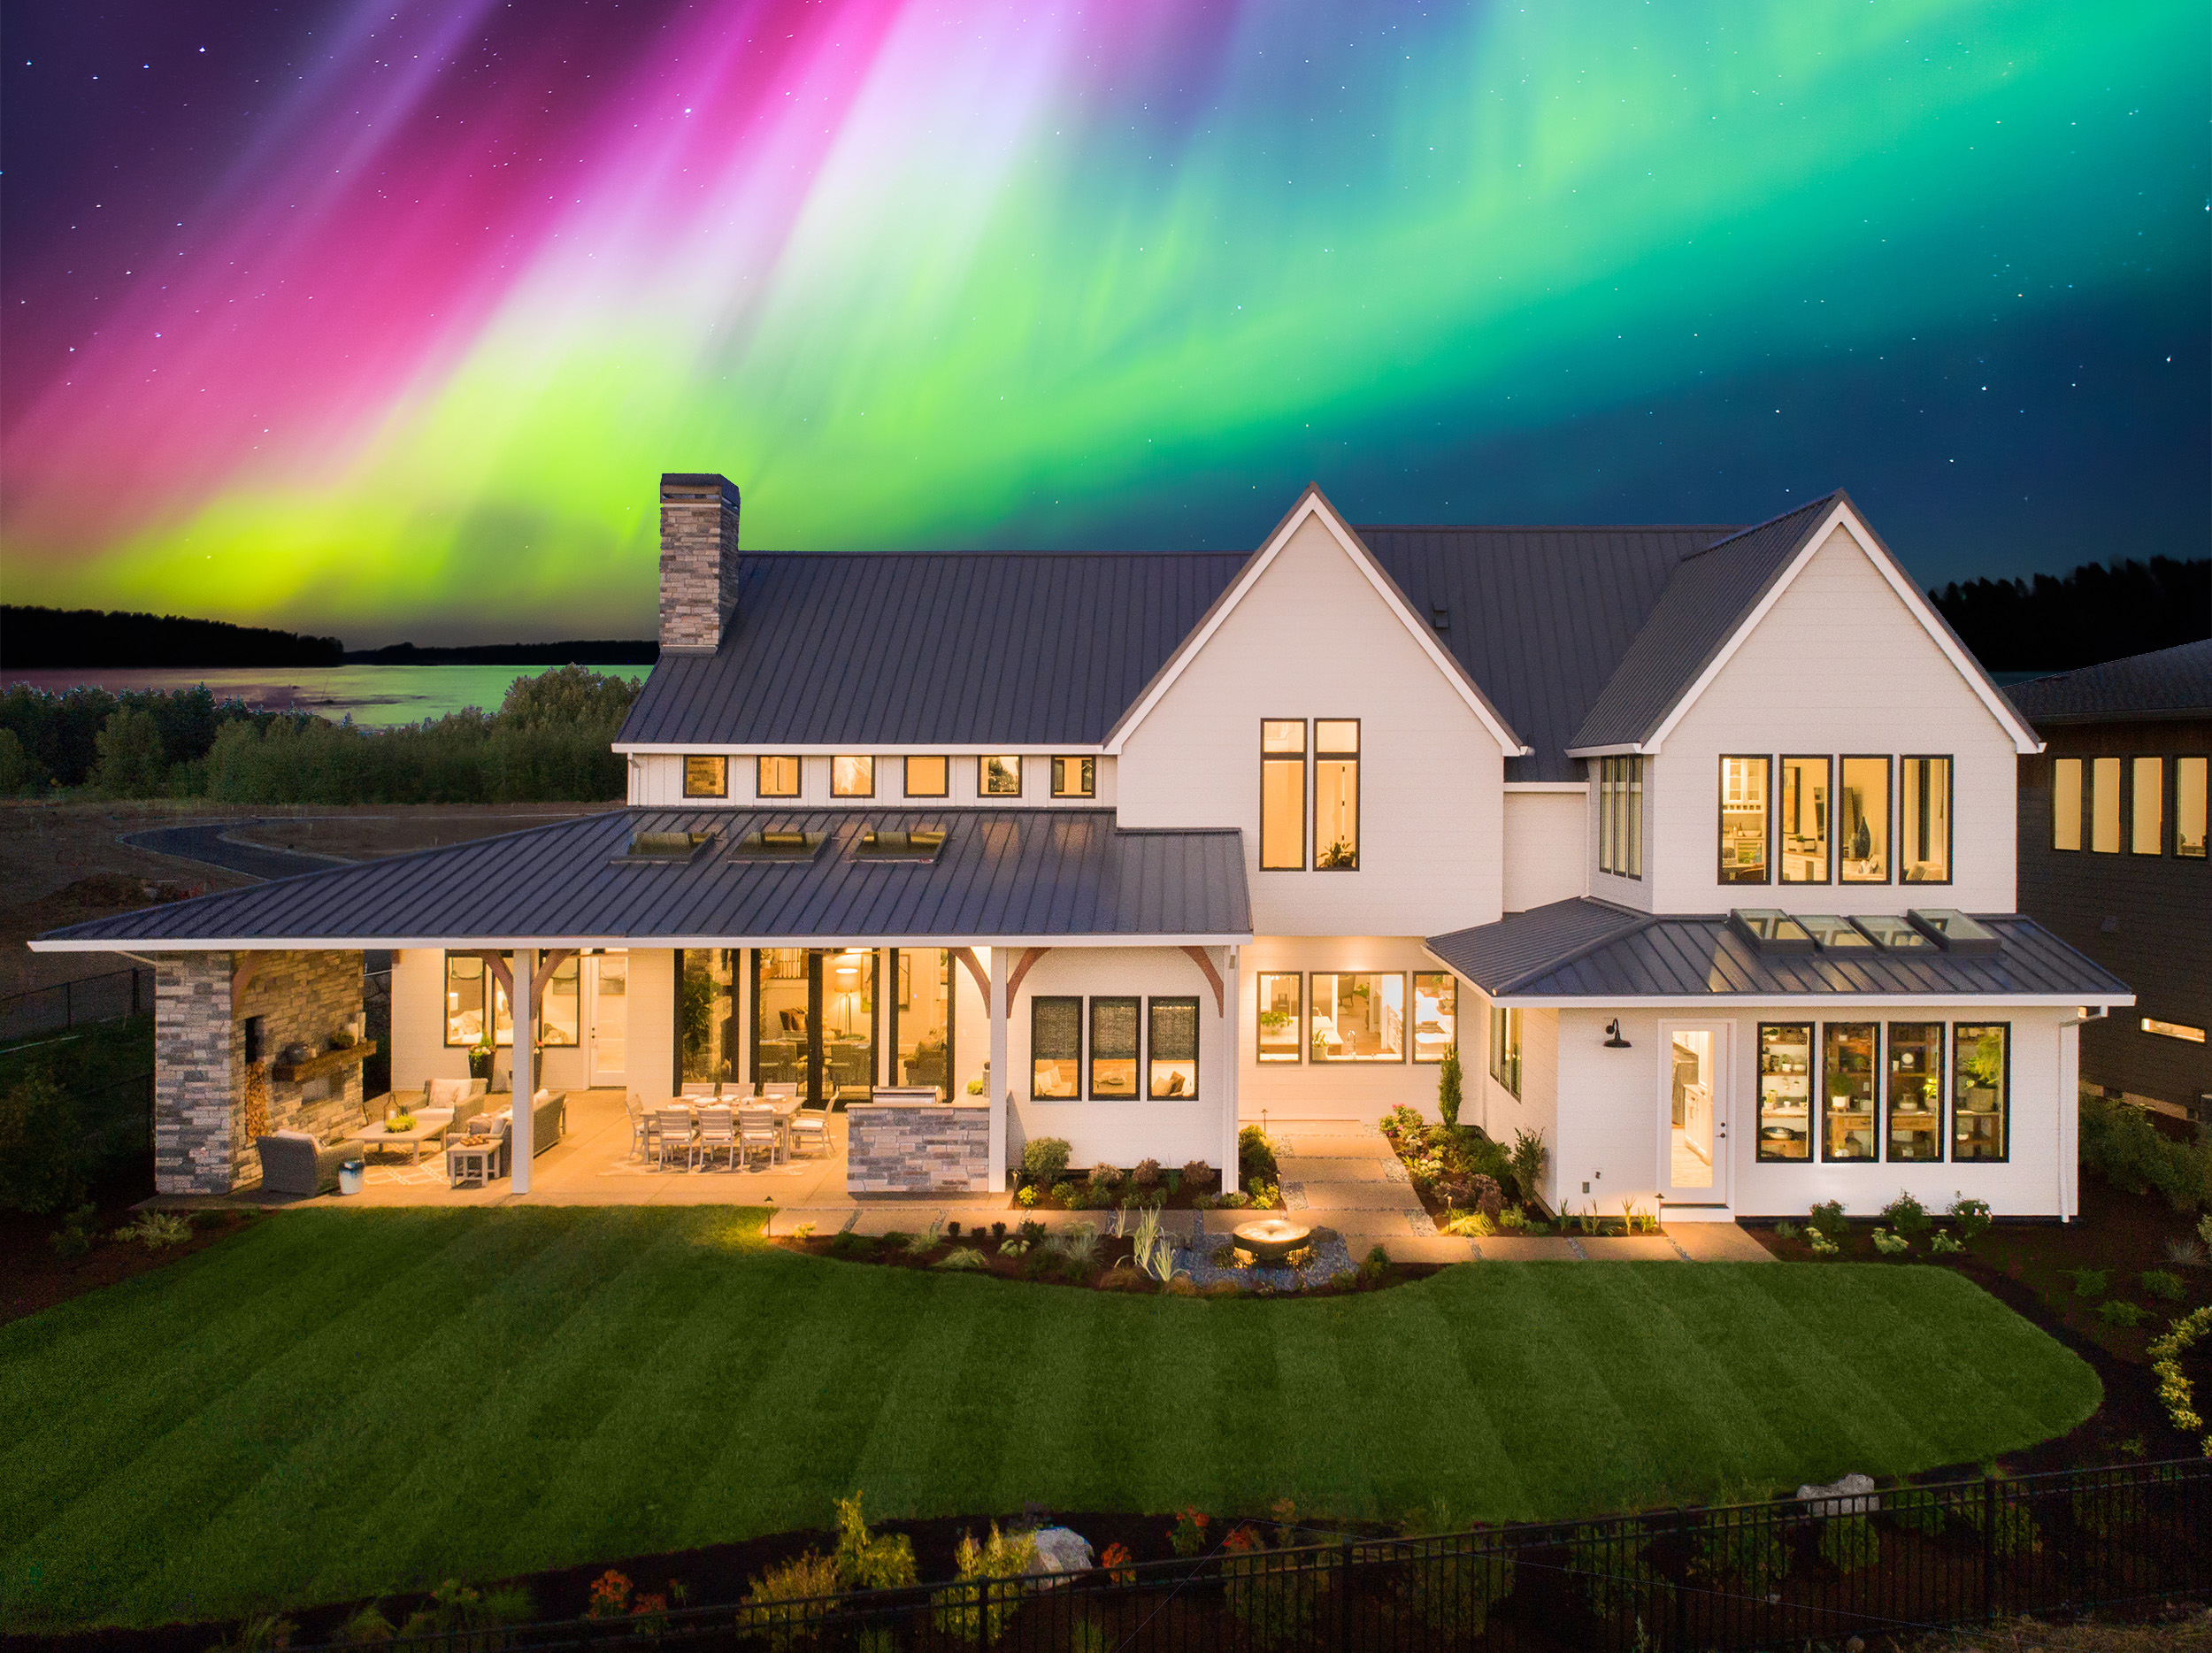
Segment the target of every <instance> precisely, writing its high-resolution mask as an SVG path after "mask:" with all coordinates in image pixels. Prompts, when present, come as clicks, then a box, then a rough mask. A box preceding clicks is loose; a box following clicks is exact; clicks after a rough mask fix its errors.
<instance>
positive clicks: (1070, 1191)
mask: <svg viewBox="0 0 2212 1653" xmlns="http://www.w3.org/2000/svg"><path fill="white" fill-rule="evenodd" d="M1052 1197H1053V1198H1054V1199H1056V1200H1057V1201H1059V1202H1060V1203H1061V1204H1063V1205H1072V1204H1074V1203H1075V1184H1074V1183H1072V1182H1056V1183H1054V1184H1053V1185H1052Z"/></svg>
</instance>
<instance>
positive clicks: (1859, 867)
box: [1836, 755, 1890, 884]
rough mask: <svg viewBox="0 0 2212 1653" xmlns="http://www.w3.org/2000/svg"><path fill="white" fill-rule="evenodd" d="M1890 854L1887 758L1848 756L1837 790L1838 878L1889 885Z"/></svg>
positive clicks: (1841, 880)
mask: <svg viewBox="0 0 2212 1653" xmlns="http://www.w3.org/2000/svg"><path fill="white" fill-rule="evenodd" d="M1889 851H1890V843H1889V759H1888V758H1887V757H1884V756H1880V755H1874V756H1870V757H1848V756H1847V757H1845V758H1844V759H1843V779H1842V780H1840V781H1839V782H1838V783H1837V787H1836V877H1837V879H1838V880H1839V881H1840V882H1842V883H1846V884H1886V883H1888V882H1889V873H1890V854H1889Z"/></svg>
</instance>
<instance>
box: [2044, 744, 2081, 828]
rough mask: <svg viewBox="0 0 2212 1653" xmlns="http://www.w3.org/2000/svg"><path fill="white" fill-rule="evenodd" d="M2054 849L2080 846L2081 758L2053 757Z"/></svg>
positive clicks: (2052, 806) (2052, 826)
mask: <svg viewBox="0 0 2212 1653" xmlns="http://www.w3.org/2000/svg"><path fill="white" fill-rule="evenodd" d="M2051 848H2052V849H2054V850H2078V849H2080V848H2081V759H2080V758H2078V757H2054V758H2053V759H2051Z"/></svg>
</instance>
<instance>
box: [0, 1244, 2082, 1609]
mask: <svg viewBox="0 0 2212 1653" xmlns="http://www.w3.org/2000/svg"><path fill="white" fill-rule="evenodd" d="M758 1222H759V1214H758V1213H757V1212H734V1213H733V1212H730V1211H700V1210H694V1211H652V1210H636V1211H631V1210H566V1211H564V1210H536V1211H453V1212H444V1211H440V1212H399V1211H388V1212H359V1213H354V1212H334V1211H327V1212H317V1211H302V1212H296V1213H288V1214H285V1215H281V1216H275V1217H271V1218H268V1219H265V1220H263V1221H262V1222H260V1223H259V1224H257V1225H256V1226H254V1227H253V1228H251V1229H250V1230H248V1231H246V1232H245V1233H243V1234H240V1235H239V1236H237V1237H235V1238H234V1239H232V1240H229V1241H227V1242H224V1243H222V1244H221V1245H219V1246H217V1247H215V1248H213V1249H210V1250H208V1251H206V1252H204V1253H202V1254H200V1255H199V1256H197V1257H191V1258H188V1259H187V1260H185V1261H183V1262H182V1263H180V1264H179V1265H176V1266H175V1267H173V1268H170V1269H166V1270H163V1271H159V1272H156V1273H154V1274H151V1275H149V1276H147V1277H145V1278H143V1279H141V1280H134V1281H132V1282H129V1283H127V1284H125V1285H122V1286H119V1287H115V1288H111V1289H109V1290H107V1291H104V1292H101V1293H97V1294H95V1295H92V1296H88V1297H85V1298H81V1299H80V1300H78V1301H76V1302H74V1303H68V1304H65V1305H64V1306H63V1307H61V1308H59V1309H57V1310H54V1311H50V1312H48V1313H46V1314H43V1315H40V1316H37V1317H35V1318H33V1319H27V1320H21V1321H18V1322H16V1323H15V1324H13V1325H12V1326H5V1327H0V1419H5V1427H4V1428H0V1489H4V1494H5V1495H4V1496H0V1628H16V1629H21V1628H25V1627H35V1626H55V1625H59V1624H64V1623H70V1622H111V1621H112V1622H123V1623H140V1624H144V1623H157V1622H161V1621H164V1620H167V1619H170V1618H211V1617H218V1616H223V1615H227V1614H229V1613H234V1612H237V1611H242V1610H244V1609H245V1608H247V1607H249V1606H254V1605H259V1604H264V1603H269V1604H283V1603H311V1602H319V1601H333V1600H342V1599H346V1598H349V1597H351V1596H356V1595H370V1594H373V1593H375V1592H377V1591H380V1590H391V1589H397V1588H407V1587H410V1586H414V1585H418V1584H421V1583H427V1582H434V1581H436V1580H439V1579H442V1578H446V1577H449V1576H458V1577H462V1578H488V1577H498V1576H503V1575H506V1574H511V1573H515V1572H527V1571H532V1570H535V1569H538V1568H541V1567H546V1566H553V1565H568V1564H572V1563H576V1562H580V1561H588V1560H593V1559H596V1558H599V1557H618V1556H622V1555H627V1554H639V1553H646V1552H653V1551H660V1550H669V1549H682V1548H686V1547H689V1546H693V1545H697V1544H703V1543H710V1542H720V1541H726V1540H732V1539H737V1538H742V1537H746V1536H749V1535H751V1534H758V1533H763V1532H775V1531H782V1530H786V1529H789V1528H792V1527H799V1526H821V1525H826V1523H827V1521H828V1519H829V1517H830V1513H831V1510H830V1504H831V1500H832V1499H833V1497H834V1496H836V1495H840V1494H842V1493H847V1492H849V1491H850V1490H851V1489H853V1488H864V1489H865V1491H866V1494H867V1500H868V1508H869V1511H870V1513H871V1514H872V1515H879V1516H886V1517H897V1516H909V1515H943V1514H960V1513H973V1512H990V1511H1010V1510H1014V1509H1016V1508H1018V1506H1019V1505H1020V1504H1021V1503H1022V1502H1023V1501H1024V1500H1025V1499H1034V1500H1037V1501H1038V1502H1041V1503H1045V1504H1048V1505H1049V1506H1052V1507H1055V1508H1059V1509H1065V1510H1083V1509H1123V1510H1135V1511H1165V1510H1169V1509H1171V1508H1174V1507H1177V1506H1179V1505H1182V1504H1186V1503H1198V1504H1201V1505H1203V1506H1206V1507H1209V1508H1212V1509H1215V1510H1234V1509H1252V1510H1256V1509H1259V1508H1262V1507H1263V1506H1264V1505H1265V1504H1266V1503H1268V1502H1269V1501H1271V1500H1272V1499H1275V1498H1278V1497H1280V1496H1282V1495H1290V1496H1292V1497H1294V1498H1295V1499H1297V1501H1298V1503H1299V1504H1300V1506H1301V1507H1302V1508H1303V1509H1305V1510H1308V1511H1315V1512H1326V1513H1332V1514H1337V1515H1342V1516H1347V1517H1360V1518H1371V1517H1377V1516H1386V1515H1391V1514H1394V1513H1397V1512H1399V1511H1403V1510H1406V1509H1408V1508H1409V1507H1411V1506H1413V1505H1414V1504H1416V1503H1422V1502H1425V1501H1426V1500H1428V1499H1430V1498H1432V1497H1434V1496H1438V1495H1441V1496H1442V1497H1444V1498H1446V1499H1448V1501H1449V1502H1450V1503H1451V1505H1452V1507H1453V1509H1454V1510H1455V1511H1464V1512H1465V1513H1466V1514H1467V1515H1469V1516H1472V1517H1479V1518H1522V1517H1537V1516H1552V1515H1559V1514H1566V1513H1574V1512H1581V1511H1601V1510H1613V1509H1620V1508H1626V1507H1632V1506H1634V1505H1637V1504H1642V1503H1654V1502H1659V1501H1668V1500H1678V1499H1688V1498H1696V1497H1699V1496H1701V1495H1709V1494H1711V1493H1713V1492H1715V1491H1717V1490H1719V1489H1722V1488H1737V1487H1739V1486H1740V1485H1741V1484H1742V1483H1745V1482H1747V1481H1748V1482H1754V1483H1758V1484H1759V1485H1761V1486H1764V1487H1782V1486H1789V1485H1794V1484H1795V1483H1797V1482H1798V1481H1800V1480H1807V1479H1816V1480H1825V1479H1828V1478H1830V1477H1832V1476H1835V1475H1839V1474H1841V1473H1843V1472H1846V1471H1849V1470H1864V1471H1869V1472H1874V1473H1877V1474H1881V1473H1894V1472H1904V1471H1909V1470H1915V1469H1921V1468H1925V1467H1929V1466H1932V1465H1939V1464H1944V1463H1950V1462H1955V1461H1960V1460H1966V1459H1980V1458H1984V1457H1990V1456H1992V1455H1994V1454H1997V1453H2000V1452H2003V1451H2007V1450H2009V1449H2014V1448H2017V1447H2020V1446H2024V1445H2025V1444H2027V1443H2029V1442H2035V1441H2039V1440H2041V1439H2043V1438H2045V1437H2047V1436H2049V1435H2052V1434H2059V1433H2061V1432H2062V1431H2064V1430H2066V1429H2068V1428H2070V1427H2071V1426H2073V1425H2074V1424H2075V1423H2077V1422H2078V1421H2079V1420H2080V1419H2082V1418H2084V1417H2085V1416H2086V1415H2087V1414H2088V1413H2089V1412H2090V1411H2093V1409H2094V1408H2095V1406H2096V1405H2097V1403H2098V1400H2099V1398H2100V1396H2099V1388H2098V1384H2097V1380H2096V1377H2095V1375H2094V1374H2093V1372H2091V1371H2090V1369H2089V1368H2088V1367H2087V1366H2086V1365H2084V1364H2083V1363H2082V1362H2080V1361H2079V1360H2078V1359H2076V1358H2075V1357H2073V1356H2072V1355H2070V1354H2068V1353H2067V1352H2065V1351H2064V1350H2063V1349H2061V1348H2060V1347H2059V1346H2058V1345H2057V1344H2055V1343H2054V1342H2051V1341H2050V1340H2049V1339H2048V1338H2047V1337H2045V1336H2044V1335H2043V1334H2041V1333H2040V1332H2039V1331H2037V1330H2036V1329H2035V1328H2034V1327H2032V1326H2030V1325H2028V1323H2027V1322H2026V1321H2024V1320H2022V1319H2018V1318H2017V1317H2016V1316H2015V1315H2013V1314H2012V1313H2011V1312H2009V1311H2008V1310H2006V1309H2004V1308H2003V1307H2002V1306H2001V1305H2000V1304H1999V1303H1996V1302H1995V1301H1993V1299H1991V1298H1990V1297H1988V1296H1986V1295H1984V1294H1982V1293H1980V1292H1978V1291H1977V1290H1976V1289H1975V1288H1973V1287H1971V1286H1970V1285H1968V1284H1967V1283H1966V1282H1965V1281H1963V1280H1959V1279H1958V1278H1956V1277H1955V1276H1954V1275H1952V1274H1949V1273H1947V1272H1941V1271H1939V1270H1935V1269H1909V1268H1885V1267H1873V1266H1851V1265H1807V1266H1798V1265H1786V1264H1773V1265H1719V1264H1700V1265H1687V1264H1679V1263H1665V1264H1657V1263H1655V1264H1611V1263H1608V1264H1597V1263H1558V1264H1548V1263H1546V1264H1525V1265H1517V1264H1503V1263H1491V1264H1479V1265H1471V1266H1468V1267H1464V1268H1458V1269H1454V1270H1450V1271H1448V1272H1445V1273H1443V1274H1441V1275H1440V1276H1438V1277H1437V1278H1436V1279H1434V1280H1429V1281H1426V1282H1424V1283H1422V1284H1419V1285H1415V1286H1409V1287H1402V1288H1396V1289H1394V1290H1390V1291H1386V1292H1379V1293H1375V1294H1372V1295H1365V1296H1358V1297H1350V1298H1340V1299H1333V1300H1319V1301H1313V1302H1297V1301H1294V1300H1283V1299H1278V1300H1274V1301H1256V1300H1243V1301H1237V1302H1219V1301H1210V1300H1187V1299H1178V1298H1125V1297H1119V1296H1114V1295H1107V1294H1103V1293H1094V1292H1081V1291H1073V1290H1068V1289H1064V1288H1055V1287H1046V1286H1031V1285H1023V1284H1015V1283H1010V1282H1006V1281H1002V1280H987V1279H986V1280H979V1279H975V1278H972V1277H966V1276H961V1275H957V1274H944V1273H935V1274H920V1273H915V1272H907V1271H902V1270H892V1269H883V1268H873V1267H869V1266H865V1265H854V1264H841V1263H833V1262H827V1261H823V1260H819V1259H815V1258H809V1257H796V1256H794V1255H791V1254H789V1253H787V1252H782V1251H778V1250H775V1249H771V1248H769V1247H766V1246H764V1245H763V1244H761V1243H760V1242H758V1240H757V1233H758Z"/></svg>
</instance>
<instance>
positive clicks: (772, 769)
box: [753, 757, 799, 798]
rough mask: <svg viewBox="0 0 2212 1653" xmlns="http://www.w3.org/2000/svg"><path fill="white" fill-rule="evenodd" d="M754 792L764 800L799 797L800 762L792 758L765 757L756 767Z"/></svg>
mask: <svg viewBox="0 0 2212 1653" xmlns="http://www.w3.org/2000/svg"><path fill="white" fill-rule="evenodd" d="M755 769H756V772H757V773H756V776H755V785H754V788H753V789H754V791H755V792H756V793H757V794H758V795H759V796H762V797H764V798H795V797H797V796H799V760H798V759H797V758H795V757H762V758H761V759H760V760H759V762H758V763H757V765H755Z"/></svg>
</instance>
